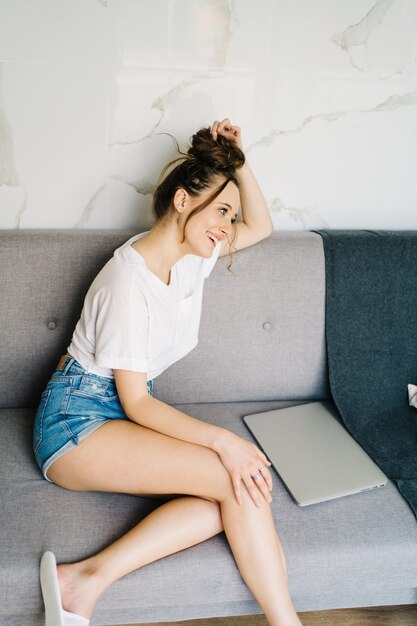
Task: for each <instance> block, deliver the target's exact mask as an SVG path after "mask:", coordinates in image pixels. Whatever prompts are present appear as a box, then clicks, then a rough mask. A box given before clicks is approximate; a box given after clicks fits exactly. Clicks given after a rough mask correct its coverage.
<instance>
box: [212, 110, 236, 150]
mask: <svg viewBox="0 0 417 626" xmlns="http://www.w3.org/2000/svg"><path fill="white" fill-rule="evenodd" d="M211 134H212V136H213V139H217V135H223V137H225V139H227V140H228V141H230V143H231V144H232V145H234V146H236V148H239V150H242V152H243V147H242V138H241V130H240V127H239V126H233V125H232V123H231V122H230V120H229V118H228V117H226V118H225V119H224V120H222V121H221V122H219V120H216V121H215V122H213V124H212V126H211Z"/></svg>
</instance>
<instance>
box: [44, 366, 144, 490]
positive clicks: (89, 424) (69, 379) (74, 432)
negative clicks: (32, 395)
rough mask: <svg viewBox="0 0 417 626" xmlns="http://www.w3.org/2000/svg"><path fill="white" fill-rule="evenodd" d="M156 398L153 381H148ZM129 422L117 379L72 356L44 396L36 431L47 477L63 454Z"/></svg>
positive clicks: (47, 387) (50, 380)
mask: <svg viewBox="0 0 417 626" xmlns="http://www.w3.org/2000/svg"><path fill="white" fill-rule="evenodd" d="M147 386H148V393H149V395H151V396H152V395H153V381H152V380H148V381H147ZM114 419H122V420H128V419H129V418H128V417H127V415H126V413H125V412H124V411H123V408H122V405H121V403H120V400H119V396H118V395H117V389H116V383H115V382H114V378H108V377H107V376H97V374H89V373H88V372H87V370H85V369H84V368H83V367H82V366H81V365H80V363H78V361H76V360H75V359H74V358H73V357H70V356H68V357H67V358H66V359H65V362H64V364H63V366H62V369H60V370H59V371H57V372H54V373H53V374H52V376H51V378H50V379H49V382H48V384H47V385H46V388H45V391H44V392H43V393H42V395H41V400H40V403H39V406H38V410H37V412H36V417H35V424H34V429H33V451H34V453H35V458H36V462H37V464H38V466H39V468H40V469H41V471H42V474H43V476H44V477H45V478H46V480H48V481H49V482H52V481H51V480H50V479H49V478H48V476H47V474H46V473H47V470H48V468H49V467H50V466H51V465H52V463H54V461H56V460H57V459H59V458H60V457H61V456H62V455H63V454H65V453H66V452H68V451H69V450H71V449H72V448H73V447H74V446H76V445H78V444H79V442H80V441H82V440H83V439H85V438H86V437H88V435H90V434H91V433H92V432H93V431H94V430H96V429H97V428H100V426H103V424H105V423H106V422H108V421H109V420H114Z"/></svg>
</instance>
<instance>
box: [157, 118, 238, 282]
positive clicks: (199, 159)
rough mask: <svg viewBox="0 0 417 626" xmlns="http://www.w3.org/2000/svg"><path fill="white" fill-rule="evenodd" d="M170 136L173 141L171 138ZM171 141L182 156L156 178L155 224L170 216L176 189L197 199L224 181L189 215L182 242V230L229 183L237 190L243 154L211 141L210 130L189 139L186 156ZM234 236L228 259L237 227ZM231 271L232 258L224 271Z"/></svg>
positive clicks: (223, 141)
mask: <svg viewBox="0 0 417 626" xmlns="http://www.w3.org/2000/svg"><path fill="white" fill-rule="evenodd" d="M161 134H163V133H161ZM167 134H169V133H167ZM169 136H170V137H172V135H169ZM172 139H174V141H175V143H176V144H177V149H178V152H179V153H180V154H181V155H182V156H180V157H177V158H175V159H173V160H172V161H170V162H169V163H167V165H166V166H165V167H164V169H163V170H162V172H161V174H160V176H159V179H158V183H157V188H156V190H155V193H154V196H153V201H152V213H153V214H154V216H155V218H156V221H157V222H158V221H160V220H162V219H163V218H164V217H165V216H167V215H169V213H170V210H171V209H172V201H173V198H174V195H175V192H176V191H177V189H179V188H183V189H185V190H186V191H187V193H189V194H190V196H192V197H198V196H199V195H201V193H202V192H203V191H204V190H206V189H210V188H212V187H213V186H214V185H215V184H216V183H217V179H218V178H219V177H224V181H223V182H222V183H221V184H220V185H218V186H216V187H215V188H214V189H213V193H211V194H210V195H209V197H208V198H207V199H206V200H204V202H201V203H200V204H199V205H197V206H196V207H195V208H194V209H193V210H192V211H191V213H190V214H189V215H188V217H187V219H186V221H185V224H184V230H183V238H182V240H183V241H184V239H185V234H184V232H185V226H186V225H187V222H188V220H189V219H190V218H191V217H192V216H193V215H195V214H196V213H198V212H199V211H202V210H203V209H204V208H205V207H206V206H207V205H209V204H210V203H211V202H212V201H213V200H214V199H215V198H216V197H217V196H218V195H219V193H220V192H221V191H222V190H223V189H224V188H225V187H226V185H227V184H228V183H229V181H233V182H234V183H235V185H236V186H237V187H238V188H239V182H238V180H237V178H236V175H235V170H236V169H237V168H239V167H242V165H243V164H244V162H245V155H244V154H243V152H242V150H240V149H239V148H237V147H236V146H234V145H233V144H232V143H230V141H229V140H228V139H226V138H225V137H223V136H222V135H217V139H213V136H212V134H211V130H210V127H208V128H201V129H200V130H199V131H197V132H196V133H195V134H194V135H193V136H192V137H191V146H190V147H189V148H188V150H187V152H186V153H184V152H181V150H180V149H179V146H178V142H177V140H176V139H175V137H172ZM178 161H181V163H180V164H179V165H176V167H175V168H174V169H173V170H172V171H171V172H170V173H169V174H168V175H167V176H166V177H165V178H164V179H163V180H162V181H161V179H162V177H163V175H164V173H165V172H166V170H167V169H168V168H169V167H170V166H171V165H173V164H174V163H177V162H178ZM233 233H234V234H233V237H232V240H231V241H230V240H229V254H230V255H231V248H232V246H233V243H234V242H235V240H236V227H234V229H233ZM230 267H231V256H230V264H229V266H228V268H227V269H229V270H230Z"/></svg>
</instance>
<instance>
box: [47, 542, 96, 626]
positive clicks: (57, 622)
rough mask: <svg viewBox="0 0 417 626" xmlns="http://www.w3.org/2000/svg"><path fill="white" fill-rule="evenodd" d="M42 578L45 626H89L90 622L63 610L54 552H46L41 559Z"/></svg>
mask: <svg viewBox="0 0 417 626" xmlns="http://www.w3.org/2000/svg"><path fill="white" fill-rule="evenodd" d="M40 578H41V589H42V596H43V602H44V605H45V626H88V625H89V623H90V620H89V619H87V618H86V617H83V616H82V615H77V614H76V613H70V611H66V610H65V609H63V608H62V601H61V592H60V589H59V582H58V573H57V569H56V559H55V555H54V553H53V552H45V553H44V554H43V556H42V559H41V565H40Z"/></svg>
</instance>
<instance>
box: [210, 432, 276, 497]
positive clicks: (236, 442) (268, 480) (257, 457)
mask: <svg viewBox="0 0 417 626" xmlns="http://www.w3.org/2000/svg"><path fill="white" fill-rule="evenodd" d="M213 449H214V450H215V452H217V454H218V455H219V457H220V460H221V462H222V463H223V465H224V466H225V468H226V469H227V471H228V472H229V474H230V477H231V479H232V483H233V489H234V492H235V496H236V500H237V501H238V502H239V504H241V503H242V498H241V489H242V485H241V481H242V480H243V482H244V485H245V487H246V488H247V490H248V492H249V494H250V496H251V498H252V500H253V501H254V503H255V504H258V506H260V498H261V497H264V498H265V500H266V501H267V502H270V501H271V495H270V493H269V492H270V491H271V490H272V477H271V473H270V471H269V469H265V470H264V471H263V472H262V473H261V475H260V476H259V477H258V480H256V481H255V480H254V479H253V478H252V477H253V476H255V475H256V474H258V473H259V469H260V468H262V467H266V468H268V467H269V466H270V465H271V462H270V461H269V460H268V458H267V457H266V456H265V454H264V453H263V452H262V451H261V450H260V449H259V448H258V447H257V446H256V445H255V444H254V443H253V442H251V441H248V440H247V439H244V438H243V437H239V436H238V435H235V434H234V433H232V432H231V431H227V432H226V433H225V434H224V437H222V439H221V440H220V441H217V442H216V444H215V445H214V446H213ZM245 487H243V489H244V488H245Z"/></svg>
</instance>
